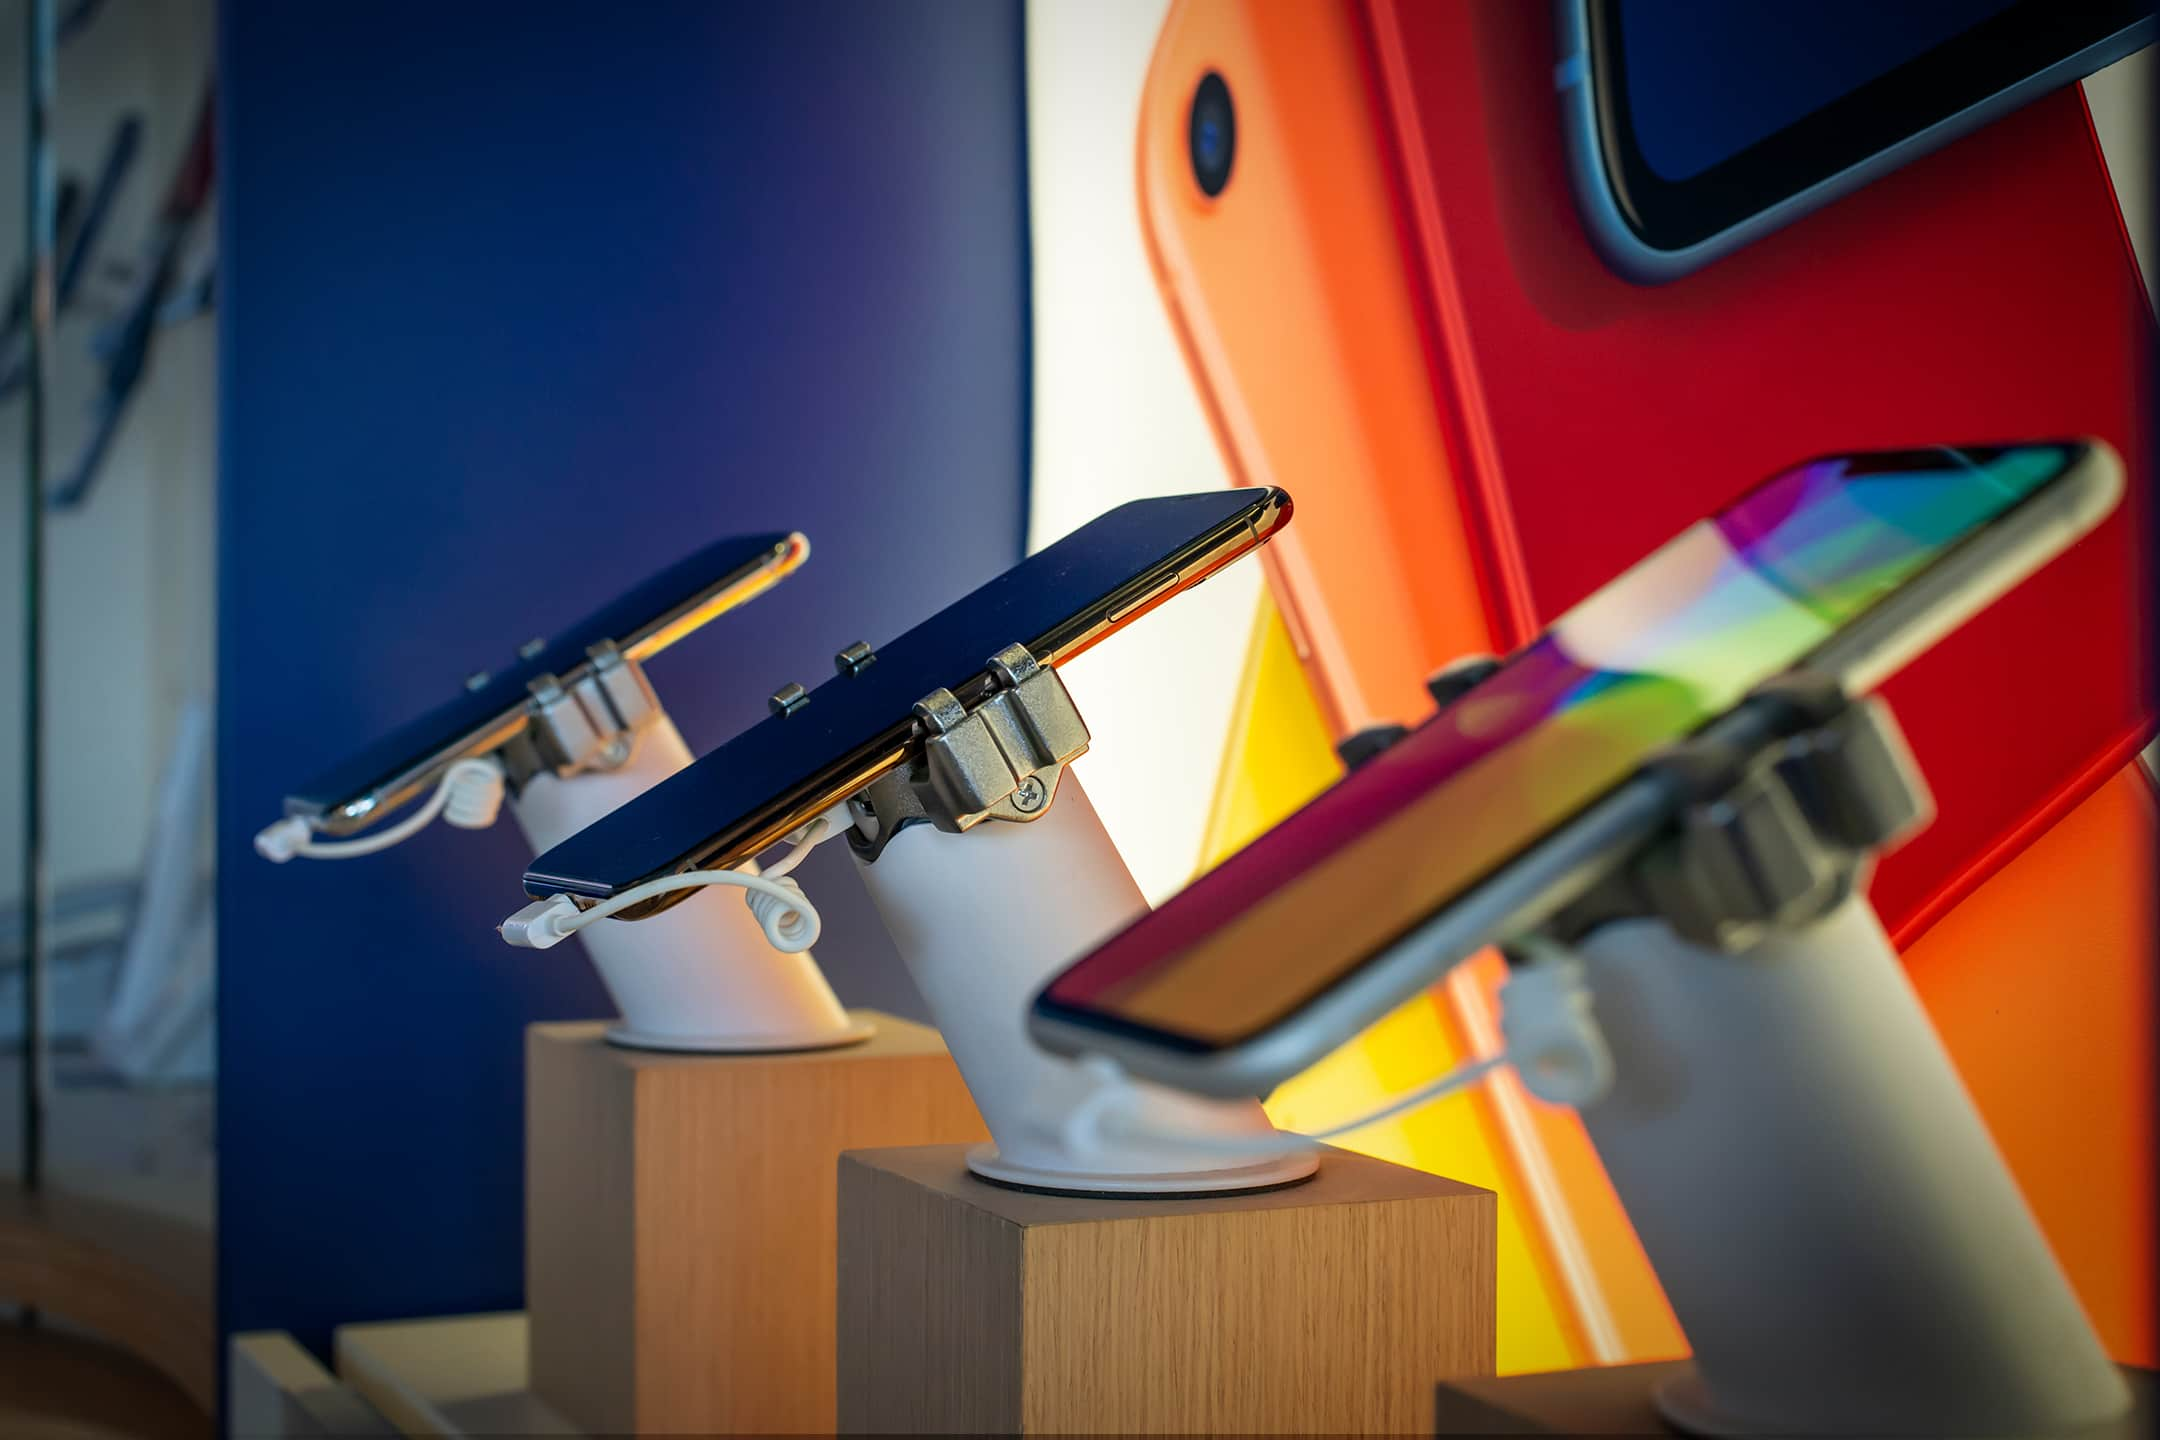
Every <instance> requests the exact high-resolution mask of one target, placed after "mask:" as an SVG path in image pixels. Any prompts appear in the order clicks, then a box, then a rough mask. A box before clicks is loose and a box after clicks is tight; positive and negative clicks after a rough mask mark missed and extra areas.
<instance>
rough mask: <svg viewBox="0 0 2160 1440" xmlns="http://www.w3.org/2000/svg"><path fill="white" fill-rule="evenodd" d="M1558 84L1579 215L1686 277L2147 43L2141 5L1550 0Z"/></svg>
mask: <svg viewBox="0 0 2160 1440" xmlns="http://www.w3.org/2000/svg"><path fill="white" fill-rule="evenodd" d="M1560 15H1561V25H1560V46H1559V57H1558V69H1557V71H1556V72H1555V73H1556V76H1557V85H1558V88H1559V91H1560V102H1561V107H1562V111H1563V113H1564V116H1565V126H1566V132H1567V143H1568V169H1569V174H1570V177H1571V178H1572V180H1573V182H1574V187H1575V197H1576V203H1577V204H1578V205H1579V206H1580V207H1581V211H1582V220H1583V226H1584V228H1585V229H1586V230H1587V231H1588V232H1589V235H1590V238H1591V240H1592V242H1593V243H1594V244H1596V246H1597V248H1598V251H1599V253H1600V254H1602V255H1603V256H1604V257H1605V260H1606V263H1607V264H1609V265H1611V266H1612V268H1613V269H1614V270H1616V271H1617V272H1619V273H1620V274H1621V275H1624V276H1626V277H1627V278H1628V279H1630V280H1633V281H1636V282H1638V283H1641V284H1651V285H1654V284H1662V283H1664V282H1666V281H1669V280H1674V279H1678V278H1679V277H1681V276H1683V275H1686V274H1689V273H1691V272H1692V271H1694V270H1697V269H1699V268H1701V267H1702V266H1704V265H1707V264H1709V263H1710V262H1711V261H1713V260H1715V259H1718V258H1719V257H1720V256H1724V255H1729V254H1731V253H1732V252H1733V251H1734V250H1737V249H1739V248H1740V247H1741V246H1743V245H1746V244H1748V243H1749V242H1750V241H1753V240H1755V239H1757V238H1759V237H1761V236H1763V235H1767V234H1769V233H1770V232H1771V231H1773V230H1775V229H1777V228H1778V227H1779V226H1781V225H1787V224H1790V223H1791V222H1792V221H1794V220H1796V219H1798V218H1800V217H1801V216H1802V215H1805V214H1807V213H1808V212H1809V211H1811V210H1815V209H1818V208H1820V207H1822V206H1824V205H1828V204H1831V203H1832V202H1834V201H1836V200H1837V199H1838V198H1839V197H1840V196H1843V195H1846V194H1849V193H1851V192H1852V191H1854V190H1857V189H1859V188H1860V187H1861V186H1862V185H1865V184H1867V183H1868V182H1869V181H1871V180H1874V179H1876V178H1877V177H1879V176H1882V175H1886V174H1888V173H1889V172H1890V171H1892V170H1895V169H1897V168H1898V167H1899V166H1900V165H1904V164H1906V163H1908V162H1910V161H1912V160H1915V159H1918V158H1919V157H1920V156H1922V155H1925V154H1927V153H1928V152H1929V151H1930V150H1934V149H1937V148H1939V147H1941V146H1943V145H1946V144H1948V143H1949V142H1950V141H1952V140H1955V139H1957V138H1958V137H1959V136H1961V135H1964V134H1967V133H1969V132H1971V131H1973V130H1977V129H1979V128H1980V127H1981V126H1983V125H1985V124H1987V123H1989V122H1990V121H1992V120H1995V119H1997V118H1998V117H2000V116H2002V115H2005V114H2007V113H2009V112H2010V111H2012V110H2015V109H2016V108H2017V107H2019V106H2020V105H2023V104H2025V103H2027V102H2028V101H2031V100H2034V99H2036V98H2038V97H2039V96H2041V95H2044V94H2046V93H2047V92H2048V91H2050V90H2054V89H2058V88H2060V87H2062V86H2064V85H2068V84H2070V83H2071V82H2073V81H2076V80H2079V79H2081V78H2083V77H2084V76H2086V75H2089V74H2091V73H2092V72H2093V71H2095V70H2098V69H2099V68H2101V67H2102V66H2104V65H2107V64H2110V63H2111V62H2113V61H2115V60H2119V59H2121V58H2122V57H2123V56H2125V55H2128V54H2129V53H2130V52H2131V51H2133V50H2136V49H2138V48H2140V47H2141V46H2144V45H2148V44H2150V43H2151V42H2152V38H2153V31H2154V26H2153V13H2152V7H2151V6H2150V5H2149V4H2146V3H2144V0H2080V3H2078V4H2074V5H2065V4H2062V3H2060V0H1900V3H1897V4H1889V5H1886V4H1883V3H1881V0H1810V3H1808V4H1805V5H1703V4H1701V3H1699V0H1566V3H1564V4H1563V5H1562V7H1561V10H1560Z"/></svg>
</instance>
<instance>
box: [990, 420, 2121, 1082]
mask: <svg viewBox="0 0 2160 1440" xmlns="http://www.w3.org/2000/svg"><path fill="white" fill-rule="evenodd" d="M2122 483H2123V482H2122V467H2121V464H2120V462H2119V460H2118V459H2117V458H2116V457H2115V455H2114V453H2113V452H2112V451H2111V450H2109V449H2108V447H2107V446H2106V445H2104V444H2102V443H2099V442H2095V441H2070V442H2058V443H2046V444H2025V445H2010V446H1987V447H1964V448H1958V449H1948V448H1942V449H1925V450H1908V451H1893V452H1884V453H1875V454H1858V455H1843V456H1831V457H1826V458H1822V459H1817V460H1811V461H1808V462H1806V463H1804V464H1801V465H1798V466H1796V467H1793V468H1791V469H1789V470H1786V471H1784V472H1783V473H1781V474H1779V475H1777V476H1776V477H1775V478H1773V479H1771V480H1769V481H1767V482H1765V483H1763V484H1762V485H1760V486H1759V487H1758V488H1756V489H1755V490H1753V491H1751V492H1749V493H1748V494H1746V495H1745V496H1743V497H1742V498H1741V499H1740V500H1738V501H1736V502H1735V503H1734V504H1732V505H1730V506H1728V507H1727V508H1726V509H1724V510H1723V511H1722V512H1721V513H1719V514H1718V515H1716V516H1715V517H1713V518H1711V519H1709V520H1706V521H1703V522H1701V523H1699V524H1697V525H1695V526H1692V527H1690V528H1689V529H1688V530H1686V531H1685V532H1683V533H1682V534H1681V535H1680V536H1679V537H1678V538H1677V539H1675V540H1673V541H1671V542H1670V543H1668V544H1666V545H1665V546H1663V547H1662V548H1660V549H1659V550H1657V551H1656V552H1654V553H1653V554H1652V555H1650V556H1649V558H1647V559H1645V560H1643V561H1642V562H1640V563H1639V564H1637V565H1635V566H1634V567H1633V568H1631V569H1629V570H1627V571H1626V572H1625V573H1623V574H1622V575H1621V576H1619V578H1617V579H1615V580H1614V581H1612V582H1611V583H1610V584H1608V585H1606V586H1605V587H1604V588H1603V589H1601V590H1599V591H1598V592H1597V593H1596V594H1594V595H1592V596H1590V597H1589V598H1588V599H1586V600H1584V601H1583V602H1582V603H1580V604H1578V605H1577V606H1575V607H1574V608H1572V609H1571V610H1569V611H1568V612H1567V613H1566V614H1565V615H1563V616H1561V617H1560V619H1559V620H1557V621H1556V622H1555V623H1554V624H1553V625H1552V627H1551V628H1550V629H1549V630H1548V631H1547V632H1546V633H1545V634H1544V635H1543V636H1541V637H1539V638H1538V639H1537V640H1535V641H1534V642H1532V643H1531V644H1530V645H1528V646H1526V647H1525V648H1523V649H1522V650H1521V651H1519V652H1518V653H1516V654H1515V655H1514V656H1512V657H1511V658H1509V660H1508V661H1507V662H1506V663H1505V664H1504V665H1503V666H1501V668H1500V669H1499V670H1498V671H1497V672H1495V673H1494V674H1493V675H1492V676H1491V677H1490V678H1488V679H1486V680H1484V681H1482V682H1481V683H1479V684H1478V685H1477V686H1476V687H1475V688H1473V689H1472V690H1471V691H1470V692H1469V693H1468V694H1467V695H1465V696H1464V697H1463V698H1461V699H1460V700H1458V701H1456V702H1455V703H1454V704H1452V705H1450V706H1449V707H1447V708H1446V709H1445V710H1443V711H1442V712H1441V713H1440V714H1439V715H1437V716H1436V717H1434V718H1433V719H1432V720H1430V721H1428V722H1427V723H1426V724H1425V725H1423V726H1422V727H1420V728H1419V729H1417V730H1416V731H1414V732H1412V733H1411V734H1410V735H1409V736H1408V737H1407V738H1405V739H1404V740H1402V741H1401V742H1399V743H1398V744H1396V745H1395V746H1394V747H1393V748H1391V749H1389V750H1387V751H1386V752H1384V753H1383V754H1381V755H1380V756H1379V757H1378V758H1376V759H1374V760H1372V761H1371V762H1370V763H1368V764H1367V765H1365V766H1364V767H1363V768H1361V769H1358V770H1356V771H1354V772H1353V773H1352V774H1351V775H1349V776H1348V777H1347V778H1345V779H1344V780H1343V781H1342V782H1341V783H1339V784H1338V785H1336V786H1335V787H1334V788H1332V789H1331V790H1329V791H1327V792H1325V793H1324V794H1323V795H1321V796H1320V797H1319V798H1317V799H1316V800H1314V801H1313V802H1311V803H1310V804H1309V805H1307V806H1306V807H1305V808H1304V809H1303V810H1301V811H1299V812H1298V813H1296V814H1295V815H1293V816H1292V817H1290V819H1288V820H1287V821H1285V822H1284V823H1283V824H1281V825H1280V826H1278V827H1276V828H1275V829H1274V830H1272V831H1270V832H1269V833H1268V834H1266V835H1264V836H1262V837H1261V838H1260V839H1259V840H1257V841H1255V842H1254V843H1253V844H1252V845H1251V846H1249V847H1248V848H1247V849H1245V850H1243V851H1241V852H1239V853H1238V854H1237V855H1235V856H1233V857H1232V858H1231V859H1230V860H1228V861H1226V862H1225V863H1224V864H1222V865H1221V866H1219V867H1218V868H1216V869H1215V870H1213V871H1211V872H1209V873H1208V874H1206V875H1204V876H1202V877H1201V878H1200V879H1199V880H1197V881H1195V882H1194V883H1193V885H1192V886H1191V887H1190V888H1188V889H1187V890H1185V891H1184V892H1182V893H1181V894H1179V895H1177V896H1175V897H1173V898H1172V899H1171V900H1170V901H1169V902H1167V903H1166V904H1164V905H1163V906H1162V907H1161V908H1160V909H1158V910H1157V911H1156V912H1155V913H1154V914H1153V915H1151V916H1149V917H1147V918H1146V919H1143V920H1141V921H1139V922H1138V923H1136V924H1135V925H1133V926H1132V927H1130V928H1129V929H1127V930H1126V931H1124V932H1123V933H1121V934H1119V935H1117V936H1115V937H1113V938H1112V939H1111V940H1110V941H1108V942H1107V943H1106V944H1105V945H1103V946H1102V947H1101V948H1100V949H1098V950H1097V951H1095V952H1094V953H1093V954H1091V955H1089V956H1087V957H1086V958H1084V959H1082V960H1081V961H1079V962H1078V963H1076V964H1075V965H1073V966H1072V967H1071V968H1070V969H1068V970H1066V971H1065V972H1064V973H1063V974H1061V975H1059V976H1058V977H1057V979H1056V980H1054V981H1053V982H1051V984H1050V986H1049V987H1048V988H1047V989H1046V990H1045V991H1044V992H1043V993H1042V994H1041V996H1040V997H1038V999H1037V1001H1036V1004H1035V1008H1034V1014H1033V1017H1032V1021H1031V1024H1032V1028H1033V1031H1034V1034H1035V1035H1036V1037H1037V1038H1038V1040H1040V1041H1041V1042H1042V1043H1043V1044H1044V1045H1046V1046H1047V1047H1049V1048H1050V1049H1052V1050H1056V1051H1059V1052H1062V1053H1067V1054H1082V1053H1087V1052H1091V1051H1092V1052H1098V1053H1102V1054H1106V1055H1109V1056H1111V1057H1112V1058H1114V1059H1117V1060H1118V1061H1120V1062H1121V1063H1123V1064H1125V1065H1126V1066H1127V1067H1128V1068H1130V1069H1132V1070H1133V1071H1134V1072H1135V1073H1138V1074H1142V1075H1145V1076H1148V1077H1150V1078H1153V1079H1157V1080H1162V1081H1164V1082H1167V1083H1170V1084H1173V1085H1177V1086H1180V1087H1182V1088H1185V1089H1188V1090H1193V1091H1197V1092H1200V1093H1203V1094H1212V1095H1264V1094H1266V1093H1267V1092H1268V1091H1269V1090H1271V1089H1272V1088H1273V1087H1274V1086H1275V1085H1276V1084H1277V1083H1279V1082H1280V1081H1282V1080H1284V1079H1286V1078H1288V1077H1289V1076H1290V1075H1293V1074H1295V1073H1297V1072H1298V1071H1300V1070H1302V1069H1304V1068H1306V1067H1307V1066H1309V1065H1311V1064H1313V1063H1314V1062H1316V1061H1318V1060H1319V1059H1320V1058H1322V1057H1323V1056H1324V1055H1326V1054H1327V1053H1328V1052H1329V1051H1331V1050H1333V1049H1334V1048H1335V1047H1337V1046H1338V1045H1341V1044H1343V1043H1344V1042H1346V1041H1348V1040H1349V1039H1350V1038H1352V1037H1353V1036H1354V1035H1356V1034H1357V1033H1358V1032H1359V1031H1360V1030H1362V1029H1363V1028H1364V1027H1365V1026H1367V1025H1369V1024H1371V1023H1372V1022H1373V1021H1375V1020H1377V1019H1378V1018H1379V1017H1380V1016H1382V1015H1383V1014H1385V1013H1386V1012H1387V1011H1388V1010H1390V1009H1391V1008H1392V1007H1394V1006H1396V1005H1398V1004H1400V1003H1401V1002H1402V1001H1404V1000H1405V999H1407V998H1409V997H1410V996H1411V995H1413V994H1415V993H1416V992H1417V991H1418V990H1420V989H1421V988H1423V987H1424V986H1426V985H1429V984H1431V983H1432V982H1433V980H1435V979H1436V978H1437V977H1438V976H1439V975H1440V974H1441V973H1443V972H1444V970H1445V969H1446V968H1447V966H1448V965H1449V964H1451V963H1453V962H1454V961H1457V960H1459V959H1461V958H1463V957H1466V956H1468V955H1470V954H1471V953H1472V952H1474V951H1476V950H1478V949H1481V948H1483V947H1484V946H1486V945H1489V944H1493V943H1496V942H1498V941H1501V940H1503V939H1506V938H1509V937H1510V936H1512V935H1514V934H1516V933H1520V931H1521V930H1522V929H1524V928H1526V927H1528V926H1530V925H1532V924H1535V923H1536V922H1537V921H1538V920H1539V919H1541V918H1543V916H1544V915H1545V914H1546V913H1549V911H1550V909H1551V908H1552V907H1553V906H1555V905H1557V904H1559V903H1562V902H1563V901H1564V900H1565V899H1566V898H1568V897H1569V896H1571V895H1573V894H1577V893H1580V890H1581V888H1582V886H1583V885H1585V884H1586V883H1588V882H1589V881H1591V880H1594V879H1595V878H1596V877H1597V876H1598V875H1600V874H1603V873H1607V872H1609V871H1610V870H1611V869H1612V868H1614V867H1616V866H1618V865H1619V864H1621V863H1623V862H1624V861H1626V860H1627V859H1628V858H1630V857H1631V856H1632V855H1633V854H1635V853H1636V852H1637V851H1638V850H1639V849H1640V847H1641V846H1642V845H1643V844H1644V843H1645V842H1647V841H1648V840H1649V839H1651V838H1652V837H1653V836H1654V835H1655V834H1657V833H1658V831H1659V830H1660V828H1661V827H1662V826H1663V825H1665V824H1666V823H1667V822H1668V821H1669V820H1670V818H1671V815H1672V805H1673V799H1672V796H1671V795H1670V794H1669V792H1668V791H1667V790H1666V788H1665V787H1664V786H1662V785H1661V784H1660V783H1658V782H1657V781H1656V780H1655V779H1654V778H1653V777H1651V776H1647V775H1645V774H1643V773H1642V771H1643V767H1644V765H1645V763H1646V762H1648V761H1649V760H1650V759H1651V758H1652V757H1653V756H1654V755H1655V754H1656V753H1657V752H1658V751H1659V750H1660V749H1661V748H1663V747H1665V746H1668V745H1670V744H1672V743H1674V742H1676V741H1679V740H1681V739H1684V738H1686V737H1688V736H1691V735H1694V734H1697V733H1698V732H1702V731H1704V730H1705V729H1706V727H1712V726H1716V725H1721V724H1725V723H1727V722H1728V721H1729V719H1730V718H1731V717H1730V714H1729V712H1733V710H1734V707H1735V706H1736V705H1737V704H1738V703H1739V702H1740V701H1741V700H1742V699H1744V698H1745V697H1746V696H1747V695H1748V693H1749V692H1750V691H1752V690H1754V689H1755V688H1756V687H1758V686H1760V685H1762V684H1764V683H1765V682H1767V681H1770V680H1773V679H1775V678H1777V677H1779V676H1781V675H1783V674H1786V673H1787V672H1790V671H1792V670H1794V669H1799V668H1804V669H1806V670H1807V671H1808V672H1810V673H1812V674H1815V675H1819V676H1822V677H1825V678H1828V679H1830V680H1833V681H1835V682H1837V683H1838V684H1839V685H1840V686H1841V687H1843V688H1844V689H1845V690H1846V691H1847V693H1851V694H1861V693H1865V692H1868V691H1871V690H1873V689H1874V688H1875V687H1876V686H1877V685H1879V684H1881V682H1882V681H1884V680H1885V679H1887V678H1888V677H1889V676H1890V675H1891V674H1892V673H1894V672H1895V671H1897V670H1898V669H1899V668H1900V667H1902V666H1903V665H1904V664H1905V663H1906V662H1907V661H1908V660H1910V659H1911V658H1913V657H1914V656H1915V655H1917V654H1919V653H1920V652H1921V651H1923V650H1925V649H1926V648H1928V647H1929V646H1930V645H1932V644H1933V643H1934V642H1935V641H1936V640H1938V639H1940V638H1942V637H1943V636H1945V635H1947V634H1948V633H1950V632H1951V631H1952V630H1954V629H1955V628H1956V627H1957V626H1958V625H1960V624H1961V623H1963V622H1964V621H1965V620H1967V619H1968V618H1970V617H1972V616H1973V615H1974V614H1975V613H1977V612H1978V611H1979V610H1980V609H1981V608H1982V607H1984V606H1985V605H1987V604H1988V603H1989V602H1991V601H1992V600H1994V599H1995V598H1996V597H1998V596H2000V595H2002V594H2003V593H2004V592H2006V591H2008V590H2010V589H2011V588H2012V587H2014V586H2015V585H2016V584H2017V583H2018V582H2019V581H2021V580H2022V579H2024V578H2025V577H2026V576H2027V575H2029V574H2031V573H2033V572H2034V571H2035V570H2037V569H2038V568H2039V567H2040V566H2041V565H2042V564H2044V563H2045V562H2046V561H2047V560H2048V559H2050V558H2052V557H2053V556H2055V555H2056V554H2058V553H2059V552H2061V551H2063V550H2065V549H2067V548H2069V547H2070V546H2072V545H2073V544H2074V543H2075V542H2077V541H2078V540H2079V539H2080V538H2081V537H2083V536H2084V535H2086V534H2087V532H2089V531H2090V530H2091V529H2092V528H2093V527H2094V526H2095V525H2097V524H2098V523H2099V521H2100V520H2101V519H2102V518H2103V517H2104V516H2105V515H2106V514H2107V512H2108V511H2109V510H2110V509H2112V508H2113V506H2114V505H2115V504H2116V502H2117V500H2118V499H2119V497H2120V495H2121V493H2122ZM2031 658H2033V659H2035V660H2037V659H2038V658H2040V657H2031ZM1993 718H1994V717H1992V716H1987V715H1984V714H1976V715H1975V716H1974V717H1973V720H1974V723H1976V724H1988V723H1991V722H1992V720H1993Z"/></svg>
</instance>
